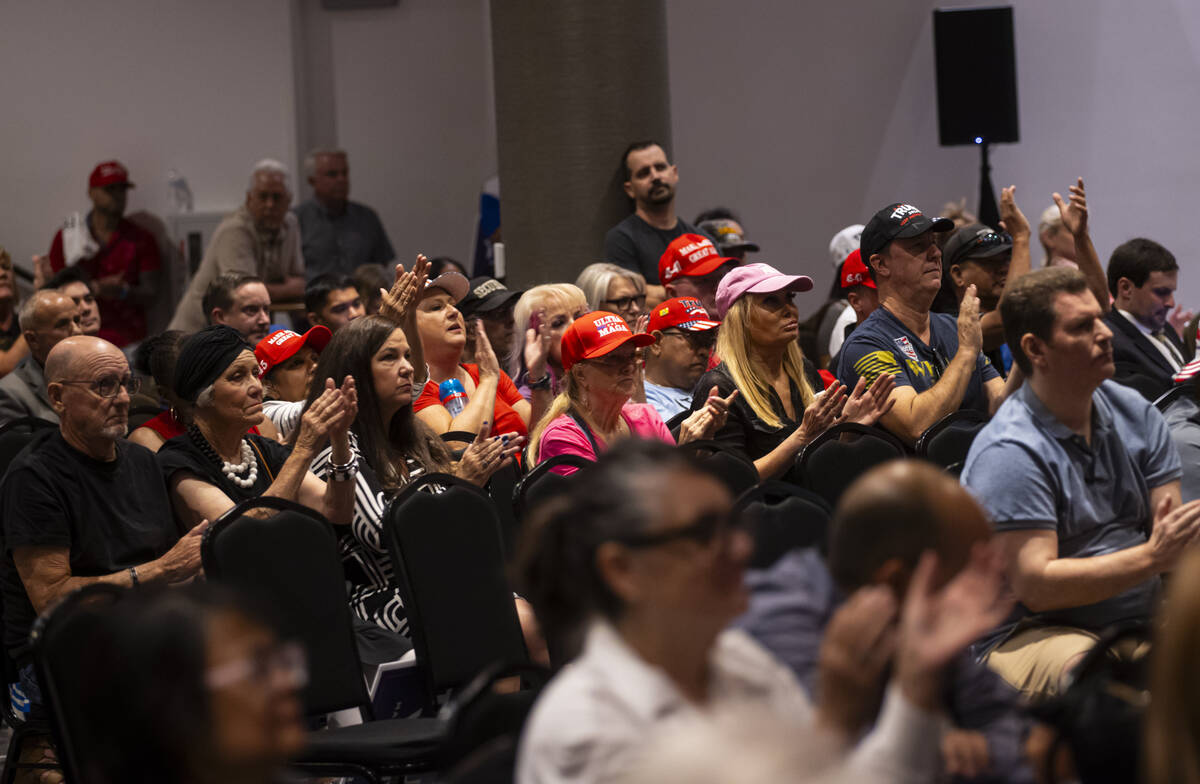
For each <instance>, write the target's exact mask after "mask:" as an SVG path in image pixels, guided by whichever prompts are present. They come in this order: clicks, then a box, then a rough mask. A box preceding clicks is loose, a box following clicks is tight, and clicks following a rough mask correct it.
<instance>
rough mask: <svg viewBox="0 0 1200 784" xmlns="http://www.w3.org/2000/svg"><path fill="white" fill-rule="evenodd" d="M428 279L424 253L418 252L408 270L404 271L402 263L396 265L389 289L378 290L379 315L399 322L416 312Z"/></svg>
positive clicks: (426, 260)
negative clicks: (393, 278)
mask: <svg viewBox="0 0 1200 784" xmlns="http://www.w3.org/2000/svg"><path fill="white" fill-rule="evenodd" d="M428 279H429V259H427V258H425V254H423V253H418V254H417V260H416V261H414V262H413V268H412V270H411V271H410V272H405V271H404V265H403V264H397V265H396V280H395V282H394V283H392V288H391V290H390V291H385V290H384V289H380V290H379V295H380V303H379V315H381V316H383V317H384V318H386V319H388V320H389V321H392V322H394V323H396V324H401V323H403V322H404V321H406V320H407V319H410V318H412V316H413V315H415V314H416V305H417V302H419V301H420V300H421V294H422V292H424V291H425V282H426V281H427V280H428Z"/></svg>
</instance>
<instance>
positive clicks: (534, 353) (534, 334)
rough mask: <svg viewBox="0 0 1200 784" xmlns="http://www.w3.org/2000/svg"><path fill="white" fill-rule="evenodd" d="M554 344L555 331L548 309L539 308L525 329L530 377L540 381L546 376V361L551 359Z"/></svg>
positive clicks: (527, 366)
mask: <svg viewBox="0 0 1200 784" xmlns="http://www.w3.org/2000/svg"><path fill="white" fill-rule="evenodd" d="M553 345H554V333H553V332H551V331H550V324H548V323H547V321H546V309H545V308H538V309H537V310H536V311H535V312H534V314H533V315H532V316H531V317H530V318H529V328H528V329H526V330H525V349H524V354H525V370H526V372H527V373H528V374H529V378H531V379H533V380H534V381H539V380H541V379H543V378H545V377H546V363H547V362H548V361H549V360H550V349H551V348H552V347H553Z"/></svg>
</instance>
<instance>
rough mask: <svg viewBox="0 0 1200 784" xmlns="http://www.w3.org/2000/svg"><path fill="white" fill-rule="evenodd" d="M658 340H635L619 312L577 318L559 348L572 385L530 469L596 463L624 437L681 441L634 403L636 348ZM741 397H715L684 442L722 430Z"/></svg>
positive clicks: (546, 419) (690, 424)
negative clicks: (554, 462)
mask: <svg viewBox="0 0 1200 784" xmlns="http://www.w3.org/2000/svg"><path fill="white" fill-rule="evenodd" d="M654 341H655V338H654V336H653V335H647V334H646V333H644V332H643V333H639V334H634V333H633V332H632V331H630V329H629V325H627V324H626V323H625V321H624V319H622V318H621V317H620V316H619V315H617V314H616V313H608V312H606V311H603V310H597V311H594V312H592V313H588V314H587V315H585V316H582V317H580V318H578V319H576V320H575V321H574V323H572V324H571V326H570V327H569V328H568V329H567V331H566V334H565V335H563V339H562V345H561V348H560V350H561V353H562V363H563V368H564V369H565V371H566V374H565V379H566V382H565V383H564V385H563V391H562V393H561V394H559V396H558V397H556V398H555V399H554V402H553V403H552V404H551V406H550V408H549V410H548V411H547V412H546V414H545V416H543V417H542V418H541V419H540V420H539V421H538V423H537V425H536V426H535V427H534V430H533V436H532V437H531V438H530V440H529V443H530V446H529V459H530V465H533V464H535V463H537V462H538V461H541V460H548V459H550V458H551V457H556V456H558V455H564V454H570V455H577V456H579V457H585V458H587V459H589V460H595V459H596V458H597V457H598V456H599V455H600V453H601V452H603V451H605V450H607V449H608V448H609V447H610V446H611V445H612V444H613V443H614V442H616V441H620V440H623V439H625V438H643V439H651V440H657V441H664V442H666V443H669V444H674V443H676V440H675V437H674V436H672V435H671V431H670V430H668V429H667V426H666V425H665V424H664V423H663V420H662V417H660V416H659V415H658V411H656V410H655V409H654V406H651V405H648V404H646V403H638V402H634V401H633V400H632V398H633V394H634V391H635V388H636V386H637V370H636V365H637V349H639V348H642V347H645V346H648V345H650V344H651V343H654ZM710 391H712V392H714V393H715V390H710ZM736 397H737V395H736V393H734V394H732V395H730V396H729V398H719V397H715V396H711V397H709V398H708V399H707V400H706V401H705V404H704V405H703V406H702V407H700V410H698V411H696V412H695V413H693V414H692V415H691V416H689V417H688V418H687V419H686V420H684V422H683V424H682V425H680V428H679V441H678V443H680V444H683V443H687V442H688V441H693V440H696V439H700V438H708V437H710V436H711V435H712V434H713V433H714V432H716V431H717V430H719V429H720V428H721V427H723V426H724V424H725V418H726V416H727V415H728V413H729V403H730V401H731V400H732V399H734V398H736ZM560 473H571V469H566V468H564V469H562V470H561V471H560Z"/></svg>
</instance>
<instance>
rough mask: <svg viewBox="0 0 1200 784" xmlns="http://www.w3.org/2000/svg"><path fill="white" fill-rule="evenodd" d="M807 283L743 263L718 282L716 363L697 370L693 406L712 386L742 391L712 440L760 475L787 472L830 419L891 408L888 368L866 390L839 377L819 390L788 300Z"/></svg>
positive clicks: (700, 404)
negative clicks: (735, 452) (699, 372)
mask: <svg viewBox="0 0 1200 784" xmlns="http://www.w3.org/2000/svg"><path fill="white" fill-rule="evenodd" d="M812 287H813V282H812V279H811V278H808V277H807V276H804V275H784V274H783V273H782V272H780V271H779V270H777V269H775V268H774V267H771V266H769V265H767V264H747V265H745V266H742V267H738V268H737V269H735V270H734V271H732V272H730V273H729V274H728V275H726V276H725V277H724V278H722V279H721V283H720V285H719V286H718V288H717V299H716V304H717V312H718V315H719V316H720V318H721V329H720V333H719V334H718V336H717V356H719V357H720V358H721V363H720V364H719V365H717V367H715V368H714V369H712V370H710V371H709V372H707V373H705V374H704V375H703V376H701V378H700V381H699V383H698V384H697V385H696V390H697V392H696V396H695V398H694V399H693V401H692V410H699V409H701V408H704V407H705V406H706V404H707V403H708V401H709V399H710V395H709V391H710V390H711V389H712V388H713V387H716V388H717V390H718V394H719V395H720V396H721V397H728V396H729V395H730V394H731V393H732V392H733V391H734V390H738V391H740V392H741V394H740V395H739V396H738V397H736V398H734V400H733V403H732V405H731V406H730V408H729V417H728V419H727V421H726V423H725V426H724V427H722V428H720V429H719V430H718V431H717V432H716V433H715V434H714V436H713V438H714V439H716V440H717V441H720V442H722V443H724V444H727V445H729V446H732V447H734V448H736V449H739V450H741V451H742V452H744V453H745V454H746V456H747V457H749V458H750V459H751V460H752V461H754V467H755V468H757V469H758V475H759V476H760V477H762V478H763V479H772V478H777V477H780V476H782V475H783V474H785V473H786V472H787V471H788V469H790V468H791V467H792V464H793V463H794V462H795V459H796V455H798V454H799V453H800V450H801V449H803V448H804V446H805V445H806V444H808V443H809V442H810V441H812V440H813V439H814V438H816V437H817V436H818V435H820V434H821V433H822V432H824V431H825V430H826V429H827V428H828V427H829V426H830V425H833V424H836V423H838V422H857V423H859V424H863V425H873V424H875V422H876V421H877V420H878V419H879V417H881V416H882V415H883V414H885V413H886V412H887V411H888V409H890V408H891V404H890V403H889V402H888V396H889V395H890V394H891V392H892V388H893V387H894V386H895V381H894V380H893V379H892V377H891V376H890V375H887V374H882V375H880V376H879V377H878V378H877V379H876V380H875V383H873V384H872V385H871V387H870V388H869V389H868V388H867V387H866V385H865V383H864V382H863V381H862V380H861V379H860V381H859V384H858V386H857V387H855V389H854V391H853V393H851V394H850V395H849V396H848V397H847V395H846V388H845V387H844V386H842V385H841V384H838V383H836V382H835V383H834V384H833V385H832V386H830V387H829V388H828V389H826V390H824V391H823V392H822V391H821V377H820V376H819V375H818V374H817V371H816V369H815V368H814V367H813V364H812V363H811V362H809V361H808V360H807V359H806V358H805V357H804V352H803V351H801V349H800V345H799V344H798V343H797V342H796V337H797V335H798V334H799V330H800V315H799V311H798V310H797V309H796V305H795V303H794V302H793V301H792V300H793V298H794V297H795V295H796V294H797V293H799V292H803V291H808V290H810V289H811V288H812Z"/></svg>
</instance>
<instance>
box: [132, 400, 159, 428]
mask: <svg viewBox="0 0 1200 784" xmlns="http://www.w3.org/2000/svg"><path fill="white" fill-rule="evenodd" d="M164 410H166V409H164V408H162V407H161V406H155V405H140V406H131V407H130V408H129V432H130V433H132V432H133V431H134V430H137V429H138V428H139V427H141V426H142V425H144V424H146V423H147V422H149V421H150V420H151V419H154V417H156V416H158V415H159V414H161V413H162V412H163V411H164Z"/></svg>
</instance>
